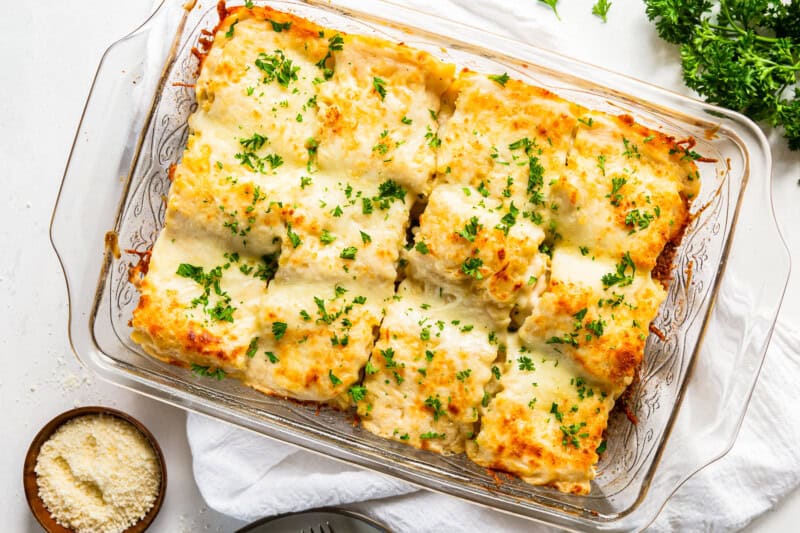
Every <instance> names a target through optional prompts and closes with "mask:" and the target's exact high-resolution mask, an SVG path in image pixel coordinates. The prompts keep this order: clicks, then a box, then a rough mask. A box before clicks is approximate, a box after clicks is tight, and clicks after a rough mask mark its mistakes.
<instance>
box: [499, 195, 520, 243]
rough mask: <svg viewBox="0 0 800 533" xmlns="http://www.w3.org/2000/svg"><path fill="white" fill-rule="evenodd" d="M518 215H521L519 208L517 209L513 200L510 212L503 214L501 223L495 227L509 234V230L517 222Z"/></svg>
mask: <svg viewBox="0 0 800 533" xmlns="http://www.w3.org/2000/svg"><path fill="white" fill-rule="evenodd" d="M517 215H519V209H517V207H516V206H515V205H514V201H513V200H512V201H511V205H509V206H508V213H506V214H505V215H503V218H501V219H500V224H498V225H496V226H495V228H496V229H499V230H500V231H502V232H503V234H505V235H508V231H509V230H510V229H511V227H512V226H513V225H514V224H516V223H517Z"/></svg>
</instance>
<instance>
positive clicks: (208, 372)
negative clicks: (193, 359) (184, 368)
mask: <svg viewBox="0 0 800 533" xmlns="http://www.w3.org/2000/svg"><path fill="white" fill-rule="evenodd" d="M192 372H193V373H194V374H195V375H197V376H200V377H204V378H214V379H216V380H222V378H224V377H225V371H224V370H222V369H221V368H212V367H210V366H203V365H198V364H197V363H192Z"/></svg>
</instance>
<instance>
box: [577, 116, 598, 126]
mask: <svg viewBox="0 0 800 533" xmlns="http://www.w3.org/2000/svg"><path fill="white" fill-rule="evenodd" d="M578 122H580V123H581V124H583V125H585V126H586V127H587V128H591V127H592V126H594V119H593V118H592V117H589V118H588V119H586V118H579V119H578Z"/></svg>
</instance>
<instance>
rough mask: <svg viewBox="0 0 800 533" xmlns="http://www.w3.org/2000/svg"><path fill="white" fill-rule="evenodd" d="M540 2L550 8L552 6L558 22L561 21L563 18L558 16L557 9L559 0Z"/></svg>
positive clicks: (543, 0) (541, 0) (542, 0)
mask: <svg viewBox="0 0 800 533" xmlns="http://www.w3.org/2000/svg"><path fill="white" fill-rule="evenodd" d="M539 1H540V2H542V3H543V4H547V5H548V6H550V9H552V10H553V13H555V14H556V18H557V19H558V20H561V17H560V16H559V15H558V10H557V9H556V4H558V0H539Z"/></svg>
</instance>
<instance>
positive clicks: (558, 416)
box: [550, 402, 564, 422]
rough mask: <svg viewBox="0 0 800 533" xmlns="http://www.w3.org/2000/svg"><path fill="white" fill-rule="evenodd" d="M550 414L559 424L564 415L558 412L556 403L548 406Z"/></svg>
mask: <svg viewBox="0 0 800 533" xmlns="http://www.w3.org/2000/svg"><path fill="white" fill-rule="evenodd" d="M550 414H552V415H555V417H556V420H558V421H559V422H561V421H562V420H563V419H564V415H563V414H562V413H560V412H559V411H558V404H557V403H556V402H553V404H552V405H551V406H550Z"/></svg>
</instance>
